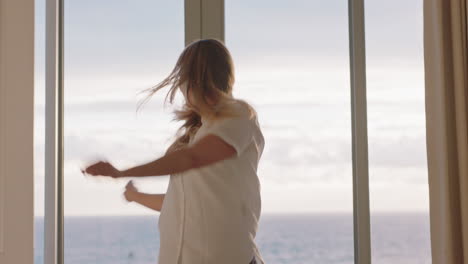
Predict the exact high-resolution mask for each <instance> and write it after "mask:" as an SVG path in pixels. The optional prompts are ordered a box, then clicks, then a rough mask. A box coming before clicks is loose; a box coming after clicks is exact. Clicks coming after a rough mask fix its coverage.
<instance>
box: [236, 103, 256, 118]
mask: <svg viewBox="0 0 468 264" xmlns="http://www.w3.org/2000/svg"><path fill="white" fill-rule="evenodd" d="M234 102H235V103H234V104H233V106H234V108H235V109H236V111H237V113H238V114H239V117H241V118H247V119H249V120H256V119H257V111H256V110H255V108H254V107H253V106H252V105H251V104H250V103H248V102H247V101H245V100H244V99H235V101H234Z"/></svg>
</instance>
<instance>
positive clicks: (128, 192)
mask: <svg viewBox="0 0 468 264" xmlns="http://www.w3.org/2000/svg"><path fill="white" fill-rule="evenodd" d="M136 193H138V190H137V188H136V187H135V186H134V185H133V182H132V181H129V182H128V183H127V185H125V192H124V196H125V199H126V200H127V201H128V202H133V201H135V194H136Z"/></svg>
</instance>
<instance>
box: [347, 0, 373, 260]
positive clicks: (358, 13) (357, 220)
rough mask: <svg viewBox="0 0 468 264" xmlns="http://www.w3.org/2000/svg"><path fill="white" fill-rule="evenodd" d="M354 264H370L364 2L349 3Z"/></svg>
mask: <svg viewBox="0 0 468 264" xmlns="http://www.w3.org/2000/svg"><path fill="white" fill-rule="evenodd" d="M348 9H349V47H350V52H349V53H350V73H351V76H350V77H351V78H350V81H351V116H352V117H351V120H352V160H353V216H354V260H355V263H356V264H370V263H371V244H370V212H369V164H368V147H367V144H368V141H367V109H366V104H367V103H366V64H365V59H366V57H365V31H364V0H349V1H348Z"/></svg>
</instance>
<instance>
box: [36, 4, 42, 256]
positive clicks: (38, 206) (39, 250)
mask: <svg viewBox="0 0 468 264" xmlns="http://www.w3.org/2000/svg"><path fill="white" fill-rule="evenodd" d="M34 12H35V14H34V16H35V17H34V19H35V22H34V30H35V32H34V263H35V264H43V263H44V150H45V147H44V142H45V134H44V133H45V0H35V3H34Z"/></svg>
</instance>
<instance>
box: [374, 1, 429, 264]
mask: <svg viewBox="0 0 468 264" xmlns="http://www.w3.org/2000/svg"><path fill="white" fill-rule="evenodd" d="M422 4H423V1H422V0H417V1H404V0H398V1H392V2H388V1H366V13H365V15H366V17H365V18H366V52H367V61H366V63H367V91H368V93H367V94H368V113H369V114H368V124H369V125H368V128H369V169H370V173H369V182H370V183H369V185H370V205H371V227H372V230H371V235H372V260H373V263H431V251H430V232H429V214H428V212H429V197H428V195H429V190H428V183H427V162H426V135H425V125H426V124H425V115H424V113H425V109H424V59H423V17H422V11H423V8H422ZM396 17H398V19H395V18H396Z"/></svg>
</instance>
